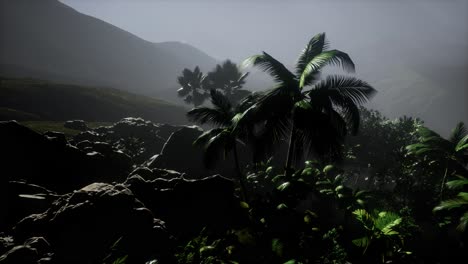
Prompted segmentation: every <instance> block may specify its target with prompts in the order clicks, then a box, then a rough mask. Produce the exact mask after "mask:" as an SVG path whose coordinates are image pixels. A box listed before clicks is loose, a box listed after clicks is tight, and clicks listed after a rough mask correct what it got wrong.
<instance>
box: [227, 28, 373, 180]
mask: <svg viewBox="0 0 468 264" xmlns="http://www.w3.org/2000/svg"><path fill="white" fill-rule="evenodd" d="M244 65H245V66H250V65H253V66H257V67H259V68H260V69H262V70H263V71H265V72H267V73H269V74H270V75H271V76H272V77H273V78H274V80H275V82H276V83H277V84H276V86H275V87H274V88H272V89H270V90H268V91H267V92H265V93H264V94H263V95H262V96H261V97H260V98H259V100H258V101H257V102H256V103H255V104H254V105H253V106H252V107H250V108H249V109H248V110H247V111H246V112H245V113H244V114H243V116H242V118H239V120H238V121H237V123H236V128H240V129H244V127H245V125H247V124H249V123H250V124H252V123H255V124H256V132H255V135H256V137H257V138H261V139H263V140H264V142H263V144H264V145H266V146H273V145H275V143H277V142H280V141H282V140H283V139H285V138H289V143H288V153H287V158H286V164H285V175H286V176H290V175H292V172H293V170H292V168H291V165H292V160H293V158H298V157H301V155H303V154H304V152H307V153H315V154H317V155H318V156H319V157H329V158H337V157H339V156H340V152H341V144H342V141H343V139H344V136H345V135H346V134H347V132H348V128H350V129H351V131H352V132H353V133H356V132H357V130H358V127H359V121H360V117H359V108H358V105H360V104H362V103H364V102H366V101H367V100H368V99H369V98H370V97H371V96H372V95H373V94H374V93H375V90H374V88H372V87H371V86H370V85H369V84H368V83H366V82H364V81H361V80H359V79H356V78H353V77H348V76H338V75H333V76H329V77H327V78H326V79H325V80H321V81H319V80H318V79H319V77H320V72H321V70H322V68H323V67H324V66H327V65H338V66H342V67H343V68H344V70H346V71H348V72H353V71H354V63H353V61H352V60H351V58H350V57H349V56H348V54H346V53H344V52H342V51H339V50H330V49H328V43H327V41H326V39H325V33H321V34H317V35H316V36H314V37H313V38H312V39H311V40H310V41H309V43H308V44H307V45H306V47H305V48H304V50H303V51H302V52H301V53H300V55H299V59H298V61H297V63H296V71H295V73H292V72H291V71H290V70H289V69H287V68H286V67H285V66H284V65H283V64H281V63H280V62H279V61H277V60H276V59H275V58H273V57H272V56H270V55H269V54H268V53H266V52H263V54H260V55H255V56H252V57H249V58H247V59H246V60H245V61H244Z"/></svg>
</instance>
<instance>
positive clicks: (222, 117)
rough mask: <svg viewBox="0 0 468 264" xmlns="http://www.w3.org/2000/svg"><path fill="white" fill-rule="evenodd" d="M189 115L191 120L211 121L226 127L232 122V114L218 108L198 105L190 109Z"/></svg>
mask: <svg viewBox="0 0 468 264" xmlns="http://www.w3.org/2000/svg"><path fill="white" fill-rule="evenodd" d="M187 117H188V119H189V120H190V121H192V122H197V123H199V124H206V123H211V124H214V125H218V126H223V127H225V126H229V125H230V123H231V114H230V113H229V112H224V111H221V110H220V109H217V108H209V107H197V108H194V109H192V110H190V111H188V112H187Z"/></svg>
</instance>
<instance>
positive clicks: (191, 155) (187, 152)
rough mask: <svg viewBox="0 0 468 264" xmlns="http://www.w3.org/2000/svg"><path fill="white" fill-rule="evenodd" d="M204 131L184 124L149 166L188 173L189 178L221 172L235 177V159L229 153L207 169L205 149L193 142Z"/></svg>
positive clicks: (198, 177)
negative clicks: (204, 159) (194, 144)
mask: <svg viewBox="0 0 468 264" xmlns="http://www.w3.org/2000/svg"><path fill="white" fill-rule="evenodd" d="M202 133H203V130H202V129H201V128H199V127H197V126H184V127H182V128H181V129H179V130H177V131H176V132H174V133H172V135H171V136H170V137H169V139H168V140H167V142H166V143H165V144H164V147H163V149H162V150H161V153H160V154H159V155H157V156H155V157H154V158H152V160H151V161H150V162H148V163H147V166H148V167H149V168H151V169H153V168H160V169H168V170H176V171H179V172H183V173H186V174H187V175H186V177H187V178H192V179H200V178H202V177H204V176H206V175H210V174H211V175H212V174H221V175H223V176H225V177H228V178H233V177H235V176H234V175H235V169H234V160H233V158H232V156H231V155H228V156H227V157H226V159H225V160H223V159H222V158H221V159H220V160H219V161H218V163H217V164H216V166H215V167H214V168H213V169H207V168H206V167H205V164H204V162H203V156H204V150H203V148H202V147H196V146H193V142H194V141H195V140H196V139H197V138H198V137H199V136H200V135H201V134H202Z"/></svg>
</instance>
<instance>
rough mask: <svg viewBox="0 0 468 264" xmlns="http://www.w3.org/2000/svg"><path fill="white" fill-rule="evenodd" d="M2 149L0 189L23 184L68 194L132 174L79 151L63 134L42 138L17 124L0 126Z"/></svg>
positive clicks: (46, 135) (106, 160) (99, 156)
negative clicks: (21, 181)
mask: <svg viewBox="0 0 468 264" xmlns="http://www.w3.org/2000/svg"><path fill="white" fill-rule="evenodd" d="M0 146H1V148H0V157H1V164H2V168H1V174H2V177H1V179H0V186H5V183H7V182H9V181H20V180H24V181H26V182H28V183H32V184H38V185H40V186H43V187H45V188H47V189H50V190H52V191H55V192H58V193H65V192H69V191H72V190H75V189H79V188H81V187H83V186H86V185H87V184H89V183H92V182H96V181H104V182H112V181H118V180H120V179H124V178H125V177H126V176H127V175H128V173H129V172H130V171H131V168H124V167H121V166H115V161H114V160H113V159H111V158H106V157H105V156H103V155H94V154H92V153H85V152H83V151H80V150H79V149H78V148H76V147H74V146H71V145H70V144H68V143H67V141H66V139H64V136H63V135H61V134H60V133H46V134H45V135H41V134H39V133H36V132H34V131H32V130H31V129H29V128H27V127H24V126H22V125H20V124H18V123H17V122H15V121H2V122H0ZM119 164H120V161H119Z"/></svg>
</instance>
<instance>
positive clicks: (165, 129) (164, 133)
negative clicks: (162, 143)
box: [156, 124, 183, 140]
mask: <svg viewBox="0 0 468 264" xmlns="http://www.w3.org/2000/svg"><path fill="white" fill-rule="evenodd" d="M156 126H157V134H158V136H160V137H161V138H163V139H164V140H167V139H168V138H169V137H170V136H171V135H172V133H174V132H176V131H177V130H179V129H181V128H182V127H183V126H173V125H169V124H157V125H156Z"/></svg>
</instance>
